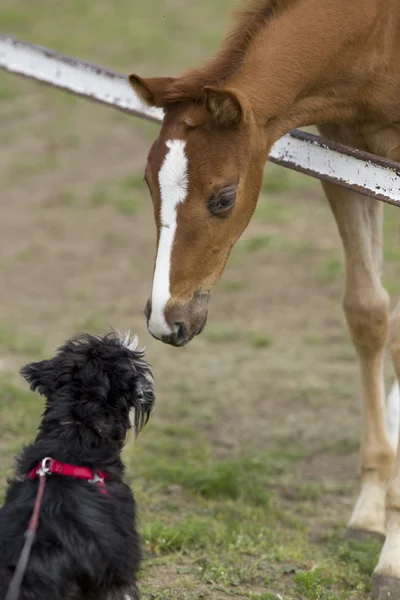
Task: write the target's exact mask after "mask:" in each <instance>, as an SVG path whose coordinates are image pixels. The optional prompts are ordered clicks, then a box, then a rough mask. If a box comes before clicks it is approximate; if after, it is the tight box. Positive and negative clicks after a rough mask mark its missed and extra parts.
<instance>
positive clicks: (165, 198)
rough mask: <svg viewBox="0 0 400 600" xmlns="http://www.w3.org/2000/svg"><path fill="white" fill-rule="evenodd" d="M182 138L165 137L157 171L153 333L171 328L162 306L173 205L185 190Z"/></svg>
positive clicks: (166, 294)
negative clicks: (158, 205)
mask: <svg viewBox="0 0 400 600" xmlns="http://www.w3.org/2000/svg"><path fill="white" fill-rule="evenodd" d="M185 146H186V142H184V141H183V140H168V142H167V147H168V148H169V150H168V153H167V155H166V156H165V158H164V162H163V164H162V166H161V169H160V171H159V173H158V181H159V184H160V193H161V209H160V219H161V230H160V240H159V243H158V252H157V259H156V268H155V271H154V280H153V291H152V297H151V315H150V319H149V330H150V333H152V334H153V335H154V336H155V337H157V338H161V337H163V336H165V335H170V334H171V333H173V330H172V329H171V328H170V327H169V325H168V323H167V322H166V320H165V316H164V309H165V307H166V304H167V302H168V300H169V298H170V287H169V285H170V269H171V253H172V247H173V244H174V238H175V231H176V209H177V206H178V204H180V203H181V202H184V201H185V199H186V197H187V192H188V159H187V156H186V153H185Z"/></svg>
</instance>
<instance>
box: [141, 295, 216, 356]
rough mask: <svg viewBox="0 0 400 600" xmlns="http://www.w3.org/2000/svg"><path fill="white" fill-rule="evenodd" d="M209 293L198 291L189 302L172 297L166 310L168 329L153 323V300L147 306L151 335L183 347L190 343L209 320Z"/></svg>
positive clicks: (172, 344) (165, 318)
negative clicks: (174, 299)
mask: <svg viewBox="0 0 400 600" xmlns="http://www.w3.org/2000/svg"><path fill="white" fill-rule="evenodd" d="M209 296H210V295H209V293H203V292H202V293H200V292H197V293H195V294H194V295H193V297H192V299H191V300H189V301H188V302H182V301H177V302H174V301H173V299H171V300H170V301H169V302H168V305H167V307H166V308H165V310H164V315H163V317H164V320H165V324H166V327H167V331H165V332H163V331H162V330H160V329H159V328H157V329H156V328H153V327H152V323H151V310H152V306H151V300H148V302H147V305H146V308H145V311H144V313H145V316H146V318H147V327H148V330H149V332H150V333H151V335H152V336H153V337H154V338H155V339H157V340H160V341H161V342H164V344H169V345H171V346H175V347H181V346H185V345H186V344H188V343H189V342H190V341H191V340H192V339H193V338H194V337H195V336H196V335H199V334H200V333H201V332H202V331H203V329H204V327H205V325H206V322H207V314H208V299H209Z"/></svg>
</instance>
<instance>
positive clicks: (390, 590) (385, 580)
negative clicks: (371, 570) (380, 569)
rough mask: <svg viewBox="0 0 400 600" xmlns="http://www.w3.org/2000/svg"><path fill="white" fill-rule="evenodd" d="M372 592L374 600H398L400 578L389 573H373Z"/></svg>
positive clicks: (399, 596)
mask: <svg viewBox="0 0 400 600" xmlns="http://www.w3.org/2000/svg"><path fill="white" fill-rule="evenodd" d="M371 594H372V597H373V599H374V600H398V599H399V598H400V579H397V577H390V576H389V575H379V573H377V574H376V575H373V578H372V588H371Z"/></svg>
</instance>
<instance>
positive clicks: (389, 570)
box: [372, 302, 400, 600]
mask: <svg viewBox="0 0 400 600" xmlns="http://www.w3.org/2000/svg"><path fill="white" fill-rule="evenodd" d="M390 351H391V355H392V360H393V364H394V367H395V371H396V375H397V380H398V381H399V380H400V302H399V303H398V304H397V307H396V309H395V311H394V312H393V315H392V319H391V323H390ZM386 510H387V513H386V514H387V533H386V540H385V544H384V546H383V548H382V552H381V555H380V557H379V563H378V565H377V567H376V569H375V571H374V576H373V585H372V595H373V597H374V598H375V599H376V600H384V599H390V600H396V599H397V598H400V444H398V446H397V457H396V463H395V466H394V470H393V474H392V476H391V478H390V481H389V485H388V488H387V497H386Z"/></svg>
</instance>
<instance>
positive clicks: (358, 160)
mask: <svg viewBox="0 0 400 600" xmlns="http://www.w3.org/2000/svg"><path fill="white" fill-rule="evenodd" d="M0 68H1V69H4V70H6V71H9V72H10V73H15V74H17V75H21V76H23V77H29V78H31V79H35V80H36V81H39V82H41V83H45V84H47V85H50V86H53V87H56V88H59V89H62V90H65V91H67V92H70V93H72V94H75V95H78V96H82V97H84V98H87V99H89V100H92V101H96V102H100V103H102V104H105V105H107V106H110V107H113V108H116V109H118V110H121V111H123V112H126V113H128V114H131V115H133V116H136V117H141V118H144V119H150V120H152V121H156V122H161V121H162V119H163V112H162V110H160V109H151V108H148V107H147V106H145V105H143V104H142V102H141V101H140V100H139V98H138V97H137V96H136V95H135V94H134V92H133V91H132V89H131V87H130V86H129V84H128V82H127V78H126V77H124V76H123V75H120V74H119V73H116V72H114V71H110V70H108V69H103V68H101V67H98V66H96V65H92V64H90V63H87V62H85V61H82V60H77V59H74V58H71V57H69V56H64V55H61V54H58V53H57V52H54V51H53V50H48V49H46V48H42V47H41V46H36V45H33V44H28V43H26V42H22V41H19V40H16V39H14V38H12V37H9V36H5V35H0ZM270 160H271V161H272V162H275V163H277V164H279V165H282V166H284V167H287V168H289V169H294V170H296V171H300V172H302V173H306V174H307V175H310V176H311V177H316V178H318V179H322V180H325V181H331V182H333V183H336V184H338V185H340V186H343V187H347V188H351V189H354V190H356V191H358V192H360V193H362V194H364V195H366V196H371V197H373V198H376V199H377V200H382V201H384V202H388V203H389V204H394V205H396V206H400V164H399V163H396V162H393V161H390V160H387V159H383V158H380V157H378V156H375V155H373V154H369V153H367V152H361V151H359V150H354V149H352V148H348V147H346V146H343V145H341V144H337V143H334V142H330V141H328V140H325V139H324V138H321V137H319V136H315V135H311V134H308V133H304V132H302V131H297V130H295V131H293V132H291V133H290V134H289V135H285V136H284V137H283V138H281V139H280V140H279V141H278V142H277V143H276V144H275V145H274V146H273V148H272V150H271V153H270Z"/></svg>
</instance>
